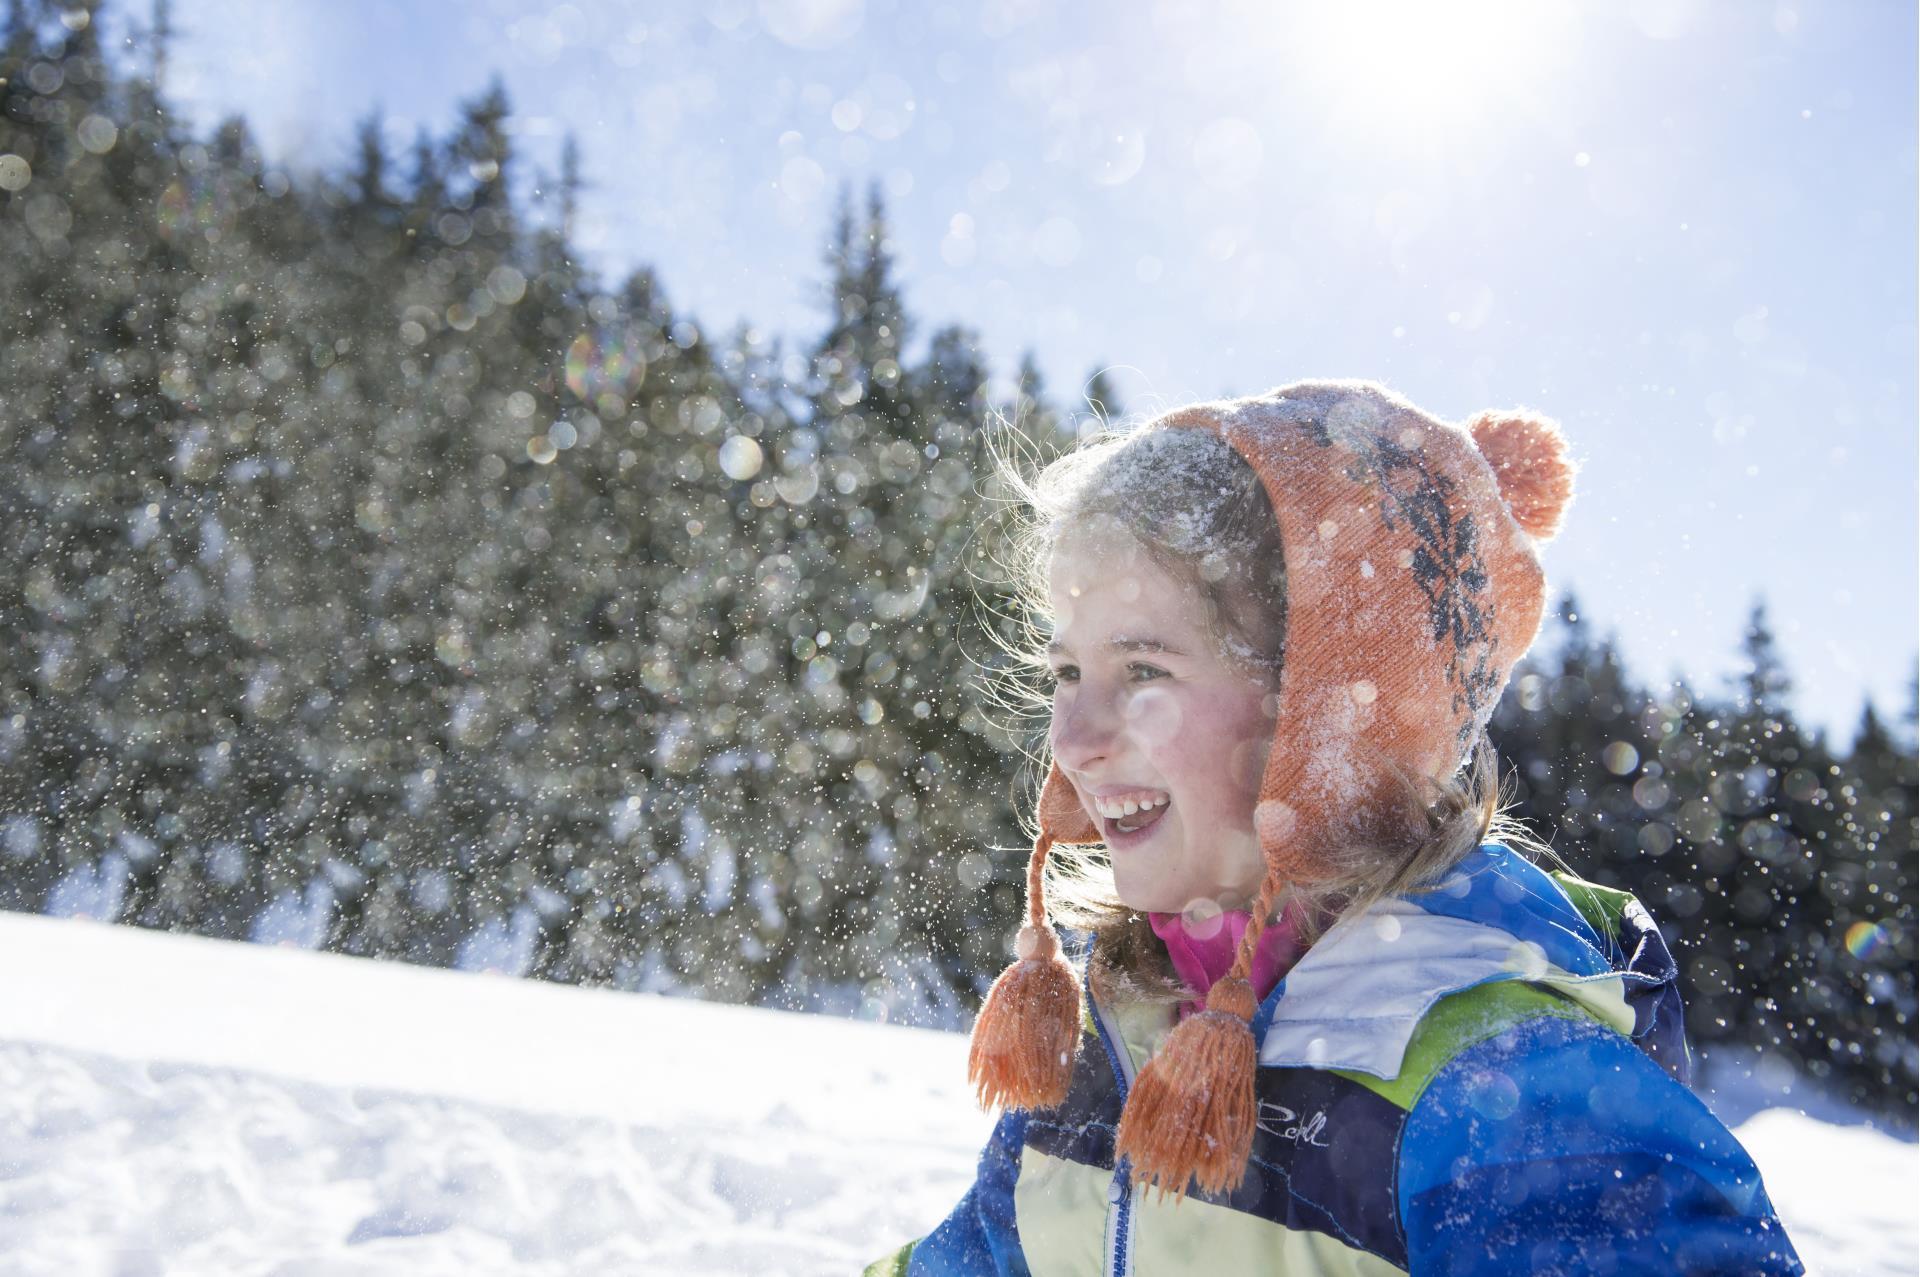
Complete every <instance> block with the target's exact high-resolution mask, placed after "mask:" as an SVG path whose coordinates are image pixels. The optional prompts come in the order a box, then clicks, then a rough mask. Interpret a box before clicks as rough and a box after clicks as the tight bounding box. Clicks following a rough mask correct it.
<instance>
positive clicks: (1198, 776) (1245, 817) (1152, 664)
mask: <svg viewBox="0 0 1920 1277" xmlns="http://www.w3.org/2000/svg"><path fill="white" fill-rule="evenodd" d="M1050 569H1051V570H1050V573H1049V581H1048V584H1049V590H1050V593H1051V596H1052V605H1053V615H1054V617H1055V627H1054V636H1053V642H1052V644H1051V645H1050V649H1049V657H1048V663H1049V664H1050V665H1051V667H1052V669H1053V674H1054V679H1055V683H1054V696H1053V721H1052V726H1051V728H1050V730H1049V739H1050V740H1051V742H1052V745H1053V757H1054V761H1055V762H1056V763H1057V764H1058V766H1059V767H1060V770H1061V771H1062V772H1063V773H1065V775H1066V777H1067V779H1068V780H1070V781H1072V782H1073V788H1074V792H1075V794H1076V795H1078V797H1079V799H1080V805H1081V806H1082V807H1083V808H1084V809H1085V810H1086V813H1087V815H1088V817H1089V818H1091V819H1092V821H1093V823H1094V826H1095V827H1096V828H1098V829H1099V830H1100V832H1101V836H1102V840H1103V841H1104V842H1105V843H1106V845H1107V849H1108V851H1109V853H1110V854H1111V857H1112V861H1113V875H1114V881H1115V884H1116V886H1117V887H1118V889H1119V893H1120V899H1121V900H1122V901H1124V902H1125V903H1126V904H1127V905H1128V906H1130V907H1132V908H1134V909H1140V910H1145V911H1150V912H1154V913H1180V912H1184V911H1186V910H1188V909H1193V908H1196V907H1197V908H1198V910H1199V911H1200V912H1203V913H1211V912H1214V911H1215V910H1216V909H1245V908H1247V907H1249V905H1250V904H1251V902H1252V900H1253V897H1254V895H1255V893H1256V892H1258V891H1259V889H1260V881H1261V878H1262V877H1263V876H1264V874H1265V863H1264V861H1263V858H1262V856H1261V854H1260V843H1259V839H1258V838H1257V837H1256V836H1255V834H1254V831H1253V809H1254V802H1255V800H1256V799H1257V798H1258V796H1259V792H1260V777H1261V773H1262V771H1263V770H1264V769H1265V767H1266V758H1267V750H1268V748H1269V746H1270V745H1271V743H1272V740H1273V727H1274V720H1273V718H1272V717H1271V715H1270V713H1269V712H1268V710H1267V705H1268V703H1269V702H1268V698H1267V692H1268V689H1267V687H1266V686H1265V685H1264V684H1262V683H1261V682H1259V681H1258V680H1257V679H1255V678H1254V677H1253V676H1251V675H1248V674H1246V673H1243V672H1241V671H1240V670H1238V669H1237V668H1235V667H1233V666H1231V665H1229V664H1228V663H1227V661H1226V660H1225V658H1224V657H1223V656H1222V655H1221V654H1220V652H1219V651H1218V649H1217V648H1216V646H1215V644H1214V642H1213V641H1212V640H1211V639H1210V638H1208V637H1207V634H1206V631H1205V629H1204V628H1203V624H1202V621H1201V618H1202V617H1203V616H1204V610H1203V604H1202V600H1201V596H1200V593H1199V590H1198V588H1197V587H1196V586H1195V585H1192V584H1190V583H1188V582H1185V581H1180V580H1177V579H1175V578H1173V577H1171V576H1169V575H1168V574H1167V573H1166V572H1165V571H1163V570H1162V569H1161V568H1160V567H1159V565H1158V564H1156V563H1154V562H1153V560H1152V559H1150V558H1148V557H1147V555H1146V554H1145V553H1144V552H1143V551H1142V550H1141V549H1140V547H1139V544H1138V543H1137V542H1135V541H1133V540H1132V538H1130V537H1126V536H1113V535H1089V534H1086V533H1076V532H1073V531H1069V532H1068V533H1067V534H1066V535H1065V536H1063V538H1062V540H1061V542H1060V543H1059V545H1058V546H1057V547H1056V548H1055V551H1054V555H1053V560H1052V563H1051V565H1050Z"/></svg>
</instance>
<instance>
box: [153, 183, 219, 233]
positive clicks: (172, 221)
mask: <svg viewBox="0 0 1920 1277" xmlns="http://www.w3.org/2000/svg"><path fill="white" fill-rule="evenodd" d="M159 219H160V234H161V236H162V237H164V238H165V239H166V240H168V241H169V242H172V241H174V240H178V239H181V238H183V237H185V236H188V235H194V234H199V235H204V236H205V237H206V238H207V240H208V241H209V242H213V241H216V240H218V239H219V238H220V237H221V236H222V235H224V234H226V233H227V232H228V231H229V230H231V229H233V221H234V206H233V198H232V196H230V195H229V194H228V193H227V191H226V190H225V189H224V188H222V187H221V185H220V183H219V182H217V181H215V180H214V179H212V178H211V177H208V176H207V175H205V174H203V173H195V174H191V175H189V176H187V177H184V178H181V177H176V178H174V179H173V181H171V182H169V183H167V189H166V190H164V191H162V192H160V200H159Z"/></svg>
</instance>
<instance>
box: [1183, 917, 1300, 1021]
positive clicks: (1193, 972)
mask: <svg viewBox="0 0 1920 1277" xmlns="http://www.w3.org/2000/svg"><path fill="white" fill-rule="evenodd" d="M1252 917H1253V915H1252V914H1251V913H1250V912H1249V911H1247V910H1245V909H1230V910H1228V911H1227V912H1225V913H1223V914H1221V915H1220V916H1219V917H1217V918H1212V919H1209V920H1207V921H1206V922H1204V923H1201V924H1198V925H1197V926H1193V927H1189V925H1188V924H1187V923H1186V921H1185V915H1183V914H1177V913H1149V914H1148V915H1147V920H1148V921H1149V922H1151V923H1152V924H1153V934H1155V935H1157V936H1159V937H1160V939H1161V941H1162V943H1164V944H1165V945H1166V946H1167V956H1168V957H1169V958H1171V959H1173V969H1174V971H1175V972H1176V973H1178V974H1179V976H1180V978H1181V979H1182V980H1183V981H1185V982H1186V985H1187V987H1188V988H1189V989H1193V990H1195V991H1196V992H1198V993H1199V995H1200V996H1199V998H1197V999H1195V1000H1193V1001H1190V1002H1183V1003H1181V1004H1180V1018H1181V1019H1183V1020H1184V1019H1186V1018H1187V1017H1188V1016H1189V1015H1192V1014H1193V1013H1194V1012H1196V1011H1203V1010H1205V1009H1206V1005H1207V1004H1206V996H1207V990H1208V989H1210V988H1212V987H1213V982H1214V981H1215V980H1218V979H1219V978H1220V977H1221V976H1223V975H1225V974H1226V973H1227V971H1228V969H1229V968H1231V967H1232V966H1233V957H1234V954H1236V953H1237V952H1239V949H1240V940H1241V937H1243V936H1245V935H1246V934H1247V923H1248V922H1250V921H1251V920H1252ZM1299 922H1300V918H1299V914H1298V911H1297V910H1294V909H1291V908H1289V909H1285V910H1282V911H1281V914H1280V917H1279V918H1278V919H1276V920H1275V921H1274V922H1272V923H1270V924H1268V926H1267V928H1266V930H1264V931H1262V932H1261V933H1260V944H1259V947H1258V948H1257V949H1256V950H1255V952H1254V958H1253V973H1252V982H1253V991H1254V995H1255V996H1256V997H1258V998H1260V999H1262V1000H1263V1001H1264V1000H1265V998H1266V996H1267V995H1268V994H1269V993H1271V992H1273V986H1274V985H1276V984H1278V983H1280V977H1281V976H1283V975H1285V974H1286V973H1287V972H1288V971H1289V970H1291V969H1292V967H1293V964H1294V963H1296V962H1298V961H1299V960H1300V955H1301V954H1303V953H1305V952H1306V945H1304V944H1302V943H1301V941H1300V927H1299Z"/></svg>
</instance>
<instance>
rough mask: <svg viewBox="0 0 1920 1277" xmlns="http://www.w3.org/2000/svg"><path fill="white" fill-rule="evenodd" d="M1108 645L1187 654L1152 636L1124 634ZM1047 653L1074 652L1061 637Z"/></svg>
mask: <svg viewBox="0 0 1920 1277" xmlns="http://www.w3.org/2000/svg"><path fill="white" fill-rule="evenodd" d="M1107 647H1108V648H1109V649H1111V650H1113V651H1116V652H1158V653H1161V654H1164V655H1166V656H1185V655H1186V653H1185V652H1183V651H1181V650H1180V649H1179V648H1177V647H1174V646H1172V645H1171V644H1168V643H1162V642H1161V641H1160V640H1159V639H1150V638H1127V637H1124V636H1122V637H1120V638H1112V639H1108V640H1107ZM1047 655H1048V656H1071V655H1073V652H1072V649H1070V648H1069V647H1068V646H1067V645H1066V644H1065V643H1062V642H1061V641H1060V640H1059V639H1054V640H1053V641H1052V642H1050V643H1048V644H1047Z"/></svg>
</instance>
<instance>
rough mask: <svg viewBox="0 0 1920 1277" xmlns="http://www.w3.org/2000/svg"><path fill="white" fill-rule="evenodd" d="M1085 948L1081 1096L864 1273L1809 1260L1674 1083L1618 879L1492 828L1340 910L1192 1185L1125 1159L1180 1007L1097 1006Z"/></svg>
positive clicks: (1662, 997)
mask: <svg viewBox="0 0 1920 1277" xmlns="http://www.w3.org/2000/svg"><path fill="white" fill-rule="evenodd" d="M1076 959H1077V964H1078V966H1079V968H1080V970H1081V977H1082V983H1083V988H1084V989H1085V994H1086V1007H1087V1014H1086V1017H1085V1021H1084V1024H1083V1029H1084V1033H1083V1036H1082V1040H1081V1044H1080V1050H1079V1056H1078V1059H1077V1060H1076V1062H1075V1066H1074V1076H1073V1084H1072V1088H1071V1091H1070V1093H1069V1095H1068V1097H1067V1099H1066V1101H1065V1102H1064V1103H1062V1104H1061V1105H1060V1106H1059V1107H1057V1108H1052V1109H1044V1110H1037V1111H1033V1112H1010V1113H1007V1114H1006V1115H1004V1116H1003V1117H1002V1118H1001V1119H1000V1121H999V1123H998V1125H997V1126H996V1127H995V1129H994V1131H993V1135H992V1138H991V1140H990V1141H989V1142H988V1145H987V1148H986V1150H985V1152H984V1153H983V1154H982V1155H981V1158H980V1167H979V1175H978V1178H977V1179H976V1181H975V1183H974V1185H973V1187H972V1188H971V1190H970V1191H969V1192H968V1193H967V1194H966V1196H965V1197H964V1198H963V1199H962V1200H961V1202H960V1204H959V1206H958V1207H957V1208H956V1209H955V1210H954V1211H953V1213H952V1214H951V1215H950V1216H949V1217H948V1218H947V1219H946V1221H945V1222H944V1223H942V1224H940V1225H939V1227H937V1228H935V1229H934V1230H933V1231H932V1232H931V1233H930V1234H929V1235H927V1236H926V1237H924V1238H922V1239H920V1240H919V1241H917V1242H914V1243H909V1244H908V1245H906V1246H904V1247H902V1248H901V1249H900V1250H899V1251H898V1252H896V1253H895V1254H894V1255H892V1256H890V1257H888V1258H886V1259H883V1260H880V1261H878V1262H877V1263H875V1264H874V1265H873V1266H872V1267H870V1268H869V1269H868V1270H867V1271H868V1274H869V1277H873V1275H875V1274H883V1275H884V1274H903V1275H906V1277H946V1275H948V1274H984V1273H992V1274H1009V1275H1010V1274H1026V1273H1033V1274H1038V1275H1040V1277H1067V1275H1069V1274H1073V1275H1076V1277H1077V1275H1082V1274H1084V1275H1086V1277H1096V1275H1100V1274H1107V1275H1110V1277H1125V1275H1126V1274H1130V1273H1139V1274H1154V1275H1156V1277H1157V1275H1158V1274H1163V1273H1187V1272H1196V1273H1198V1272H1205V1273H1208V1274H1219V1275H1222V1277H1224V1275H1225V1274H1229V1273H1232V1274H1252V1273H1286V1274H1289V1275H1290V1277H1302V1275H1308V1274H1374V1273H1408V1272H1410V1273H1415V1274H1421V1275H1423V1277H1424V1275H1426V1274H1454V1273H1459V1274H1467V1273H1471V1274H1485V1275H1489V1277H1491V1275H1492V1274H1509V1273H1512V1274H1521V1273H1528V1274H1533V1273H1621V1274H1626V1273H1728V1274H1733V1273H1739V1274H1745V1275H1748V1277H1752V1275H1756V1274H1797V1273H1801V1272H1803V1271H1804V1270H1803V1269H1802V1267H1801V1265H1800V1262H1799V1259H1798V1258H1797V1257H1796V1256H1795V1254H1794V1251H1793V1247H1792V1245H1791V1244H1790V1243H1789V1242H1788V1240H1787V1236H1786V1233H1785V1232H1784V1231H1783V1229H1782V1228H1781V1226H1780V1221H1779V1219H1778V1218H1777V1217H1776V1215H1775V1214H1774V1210H1773V1206H1772V1203H1771V1202H1770V1201H1769V1200H1768V1199H1767V1194H1766V1190H1765V1188H1764V1187H1763V1186H1762V1184H1761V1182H1760V1175H1759V1172H1758V1171H1757V1170H1756V1169H1755V1167H1754V1164H1753V1161H1752V1159H1751V1158H1749V1157H1748V1156H1747V1153H1746V1151H1745V1150H1744V1149H1742V1148H1741V1147H1740V1145H1739V1143H1738V1142H1737V1141H1736V1140H1735V1139H1734V1138H1733V1136H1732V1134H1731V1133H1730V1132H1729V1131H1728V1130H1727V1129H1726V1127H1725V1126H1723V1125H1722V1124H1721V1123H1720V1122H1719V1120H1718V1119H1716V1118H1715V1117H1714V1116H1713V1114H1712V1113H1710V1112H1708V1110H1707V1108H1706V1106H1705V1105H1704V1104H1702V1103H1701V1101H1700V1100H1699V1099H1698V1098H1696V1097H1695V1096H1694V1094H1693V1093H1692V1092H1691V1091H1690V1090H1688V1089H1687V1086H1686V1082H1687V1081H1688V1080H1689V1076H1690V1073H1691V1069H1692V1060H1691V1056H1690V1054H1689V1052H1688V1049H1687V1044H1686V1038H1685V1033H1684V1027H1683V1022H1682V1014H1683V1008H1682V1005H1681V1001H1680V993H1679V986H1678V975H1679V973H1678V971H1677V969H1676V967H1675V964H1674V962H1673V959H1672V956H1671V955H1670V954H1669V952H1668V949H1667V946H1666V944H1665V942H1664V941H1663V940H1662V939H1661V936H1660V932H1659V930H1658V928H1657V927H1655V925H1654V923H1653V920H1652V919H1651V918H1650V917H1649V916H1648V914H1647V911H1646V910H1645V909H1644V908H1642V907H1641V905H1640V903H1639V902H1638V901H1637V900H1635V899H1633V898H1632V897H1631V896H1629V895H1627V894H1626V893H1624V892H1616V891H1611V890H1608V889H1606V888H1602V887H1597V886H1594V885H1593V884H1590V883H1584V882H1582V881H1581V880H1579V879H1577V878H1574V877H1572V876H1570V875H1566V874H1549V873H1547V872H1545V871H1543V870H1541V869H1540V868H1539V867H1537V866H1535V865H1534V864H1532V863H1531V862H1530V861H1528V860H1526V859H1525V858H1523V857H1521V856H1520V855H1518V854H1516V853H1515V852H1513V851H1512V850H1510V849H1509V848H1507V847H1505V846H1502V845H1501V844H1499V843H1487V844H1485V845H1483V846H1481V847H1480V848H1478V849H1477V850H1476V851H1475V852H1473V853H1472V854H1471V855H1470V856H1469V857H1468V858H1467V859H1466V860H1465V861H1464V862H1463V863H1462V864H1461V865H1460V866H1459V867H1458V868H1457V869H1456V870H1455V871H1454V872H1453V873H1451V874H1450V875H1449V876H1448V877H1447V878H1446V879H1445V880H1444V881H1443V882H1442V883H1441V884H1440V885H1439V886H1438V887H1436V888H1435V889H1433V890H1430V891H1424V892H1418V893H1413V894H1409V895H1405V896H1399V897H1395V898H1393V899H1390V900H1386V901H1382V902H1380V903H1379V904H1377V905H1375V906H1374V907H1373V908H1371V909H1369V910H1368V911H1367V912H1366V913H1365V914H1364V915H1362V916H1360V917H1357V918H1351V919H1347V920H1345V921H1343V922H1341V923H1340V924H1339V925H1338V926H1336V927H1334V928H1333V929H1332V930H1330V931H1328V933H1327V934H1326V935H1325V936H1323V937H1322V938H1321V940H1320V941H1319V942H1318V943H1317V944H1315V945H1314V946H1313V948H1311V949H1310V950H1308V952H1307V954H1306V955H1305V956H1304V957H1302V958H1301V960H1300V961H1299V962H1298V963H1297V964H1296V965H1295V966H1294V968H1293V969H1292V970H1291V971H1290V972H1288V974H1287V976H1286V978H1285V979H1284V980H1282V981H1281V982H1280V984H1279V985H1278V986H1277V987H1276V988H1275V989H1274V990H1273V991H1272V993H1271V994H1269V995H1268V997H1267V998H1266V999H1265V1000H1264V1001H1263V1002H1262V1004H1261V1006H1260V1009H1259V1013H1258V1015H1257V1016H1256V1017H1255V1020H1254V1024H1253V1030H1254V1035H1255V1040H1256V1041H1258V1042H1259V1043H1260V1044H1261V1047H1260V1068H1259V1070H1258V1076H1257V1080H1256V1088H1257V1093H1258V1097H1259V1103H1260V1114H1261V1117H1260V1121H1259V1124H1258V1129H1257V1131H1256V1133H1255V1137H1254V1146H1253V1155H1252V1159H1251V1161H1250V1163H1249V1166H1248V1172H1247V1176H1246V1179H1245V1182H1244V1183H1242V1184H1241V1186H1240V1187H1239V1188H1238V1189H1236V1190H1234V1191H1232V1192H1231V1193H1225V1194H1219V1195H1207V1194H1193V1195H1189V1196H1188V1198H1187V1199H1186V1200H1185V1201H1184V1202H1181V1203H1178V1204H1176V1203H1175V1202H1174V1200H1173V1199H1172V1198H1170V1197H1169V1198H1167V1199H1165V1200H1164V1201H1161V1200H1157V1199H1156V1198H1155V1197H1153V1196H1151V1195H1149V1194H1147V1193H1146V1192H1143V1191H1142V1190H1140V1189H1139V1188H1138V1187H1136V1186H1135V1185H1134V1184H1133V1183H1132V1182H1131V1179H1130V1176H1129V1173H1128V1168H1127V1165H1126V1163H1125V1162H1124V1160H1122V1161H1121V1162H1120V1163H1119V1164H1118V1165H1116V1164H1115V1160H1114V1156H1113V1133H1114V1128H1115V1127H1116V1125H1117V1124H1118V1121H1119V1116H1120V1108H1121V1105H1122V1104H1123V1103H1124V1102H1125V1099H1126V1093H1127V1088H1128V1086H1129V1085H1130V1084H1131V1082H1132V1080H1133V1078H1134V1075H1135V1074H1136V1073H1137V1071H1138V1070H1139V1068H1140V1067H1141V1065H1142V1064H1144V1063H1145V1061H1146V1059H1147V1058H1148V1057H1149V1056H1150V1055H1151V1054H1152V1052H1153V1051H1154V1049H1155V1048H1157V1047H1158V1045H1159V1043H1160V1041H1161V1040H1162V1039H1163V1038H1164V1037H1165V1035H1166V1033H1167V1032H1168V1031H1169V1030H1170V1029H1171V1028H1172V1026H1173V1024H1174V1022H1175V1014H1176V1012H1175V1008H1173V1007H1172V1006H1168V1005H1139V1006H1128V1005H1104V1004H1100V1003H1098V1002H1097V1001H1096V1000H1095V999H1094V997H1093V990H1092V987H1091V985H1090V984H1087V983H1086V975H1085V967H1086V964H1085V953H1084V944H1082V945H1081V946H1080V951H1079V952H1078V953H1076Z"/></svg>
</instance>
